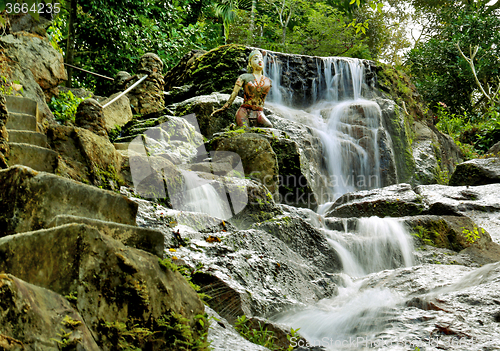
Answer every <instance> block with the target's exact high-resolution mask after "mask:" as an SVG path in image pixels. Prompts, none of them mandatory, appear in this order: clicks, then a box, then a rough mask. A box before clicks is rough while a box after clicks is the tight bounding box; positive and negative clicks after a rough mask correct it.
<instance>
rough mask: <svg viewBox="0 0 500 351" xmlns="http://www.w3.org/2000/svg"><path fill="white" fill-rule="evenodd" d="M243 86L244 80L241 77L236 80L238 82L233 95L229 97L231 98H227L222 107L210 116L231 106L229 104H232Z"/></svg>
mask: <svg viewBox="0 0 500 351" xmlns="http://www.w3.org/2000/svg"><path fill="white" fill-rule="evenodd" d="M242 86H243V80H242V79H241V78H238V79H237V80H236V84H235V85H234V88H233V92H232V93H231V96H230V97H229V100H227V102H226V103H225V104H224V105H223V106H222V108H220V109H218V110H216V111H214V112H212V114H211V115H210V117H211V116H213V115H215V114H216V113H219V112H222V111H225V110H227V109H228V108H229V106H231V105H232V103H233V101H234V99H236V97H237V96H238V93H239V92H240V89H241V87H242Z"/></svg>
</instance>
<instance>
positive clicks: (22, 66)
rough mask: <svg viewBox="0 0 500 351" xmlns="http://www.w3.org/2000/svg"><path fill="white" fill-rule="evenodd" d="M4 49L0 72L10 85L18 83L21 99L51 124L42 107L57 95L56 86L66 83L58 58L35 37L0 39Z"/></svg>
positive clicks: (24, 35) (50, 117)
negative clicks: (34, 105) (27, 100)
mask: <svg viewBox="0 0 500 351" xmlns="http://www.w3.org/2000/svg"><path fill="white" fill-rule="evenodd" d="M0 45H1V46H2V47H3V48H4V49H3V51H2V53H1V54H0V57H2V56H3V58H4V59H3V60H1V61H2V66H3V67H2V72H4V73H3V74H4V75H5V76H6V77H7V79H9V80H10V81H15V80H17V81H19V84H21V85H22V87H23V91H22V92H21V95H22V96H24V97H27V98H30V99H32V100H35V101H36V102H37V103H38V106H39V109H40V112H41V114H42V119H43V118H45V119H47V120H48V121H49V122H54V116H53V115H52V112H51V111H50V109H49V107H48V106H47V104H46V101H48V100H49V99H50V98H51V97H52V96H53V95H55V94H56V93H57V86H58V85H59V84H60V83H61V82H62V81H64V80H66V79H67V76H66V70H65V68H64V65H63V62H64V60H63V57H62V54H61V53H59V52H58V51H57V50H55V49H54V48H53V47H52V46H51V45H50V43H49V42H48V41H47V40H44V39H41V38H40V37H39V36H37V35H32V34H28V33H25V32H19V33H15V34H9V35H6V36H3V37H0Z"/></svg>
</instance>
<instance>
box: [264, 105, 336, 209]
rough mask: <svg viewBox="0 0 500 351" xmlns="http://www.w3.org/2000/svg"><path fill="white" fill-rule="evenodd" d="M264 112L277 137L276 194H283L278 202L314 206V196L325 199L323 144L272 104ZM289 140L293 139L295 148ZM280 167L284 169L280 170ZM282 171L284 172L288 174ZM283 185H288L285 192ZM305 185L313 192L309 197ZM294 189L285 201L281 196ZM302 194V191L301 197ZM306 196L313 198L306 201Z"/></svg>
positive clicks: (309, 131)
mask: <svg viewBox="0 0 500 351" xmlns="http://www.w3.org/2000/svg"><path fill="white" fill-rule="evenodd" d="M265 112H266V115H267V116H268V117H269V120H270V121H271V123H272V124H273V126H274V129H273V130H272V133H274V134H275V138H278V140H276V142H277V143H278V145H276V149H277V151H276V155H277V157H278V163H279V165H280V166H279V167H280V170H279V173H280V176H281V178H280V194H284V195H282V196H283V198H282V200H284V201H282V203H284V204H285V205H287V204H289V205H293V206H301V207H308V208H312V209H314V208H315V206H316V205H315V204H314V200H317V201H318V202H319V203H322V202H326V201H328V198H327V197H326V195H327V189H326V185H327V184H326V181H325V179H326V177H325V176H324V174H323V168H324V160H323V144H322V142H321V139H320V138H319V136H318V135H317V133H316V132H315V131H314V130H313V129H312V128H310V127H308V126H306V125H303V124H300V123H297V122H294V121H292V120H290V119H286V118H284V117H282V116H281V115H282V114H283V112H279V111H278V110H275V109H272V108H271V110H270V111H269V113H268V112H267V111H265ZM265 130H268V129H265ZM276 130H277V131H279V133H278V132H277V131H276ZM283 139H284V140H283ZM290 141H293V142H295V143H296V145H297V146H298V150H297V149H296V148H295V146H294V145H293V144H292V143H290ZM281 143H283V147H282V148H280V147H279V146H280V145H279V144H281ZM273 147H274V145H273ZM281 150H282V151H283V152H282V151H281ZM289 151H291V154H287V152H289ZM297 153H298V156H297ZM297 161H298V162H297ZM281 165H283V166H284V167H282V166H281ZM287 168H289V170H288V171H286V170H287ZM299 168H300V173H299ZM282 169H283V170H284V171H283V172H282ZM286 175H288V178H287V177H286ZM290 176H291V177H290ZM306 183H307V185H306ZM286 187H288V188H290V189H289V190H287V191H286V192H285V191H284V190H286ZM283 188H284V189H283ZM308 188H310V189H311V191H312V192H313V193H314V199H311V198H310V196H309V194H310V192H309V190H308ZM297 189H298V196H293V197H292V199H293V200H292V201H290V203H288V202H287V201H286V199H285V197H284V196H286V194H289V193H290V190H291V193H292V194H294V195H295V194H297ZM302 194H306V195H304V197H302ZM289 197H290V195H289ZM304 198H305V199H306V200H305V202H306V204H305V203H304V202H302V200H301V199H304ZM309 199H311V200H313V201H309Z"/></svg>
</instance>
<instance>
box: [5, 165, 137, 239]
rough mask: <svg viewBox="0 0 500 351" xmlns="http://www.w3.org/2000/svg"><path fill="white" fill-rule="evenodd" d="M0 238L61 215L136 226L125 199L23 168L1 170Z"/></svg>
mask: <svg viewBox="0 0 500 351" xmlns="http://www.w3.org/2000/svg"><path fill="white" fill-rule="evenodd" d="M0 184H1V187H0V199H1V201H0V228H2V231H1V232H0V236H5V235H10V234H15V233H21V232H27V231H30V230H36V229H41V228H45V227H46V226H47V225H48V224H49V222H50V221H52V219H53V218H54V217H55V216H57V215H60V214H67V215H75V216H80V217H88V218H94V219H100V220H104V221H109V222H116V223H123V224H130V225H135V216H136V214H137V204H135V203H134V202H133V201H131V200H129V199H127V198H126V197H124V196H122V195H119V194H116V193H113V192H110V191H107V190H102V189H99V188H96V187H94V186H90V185H86V184H82V183H79V182H76V181H73V180H70V179H65V178H62V177H58V176H56V175H54V174H50V173H43V172H36V171H34V170H32V169H31V168H28V167H24V166H13V167H10V168H8V169H5V170H1V171H0Z"/></svg>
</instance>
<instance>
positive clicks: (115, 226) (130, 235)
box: [48, 215, 165, 258]
mask: <svg viewBox="0 0 500 351" xmlns="http://www.w3.org/2000/svg"><path fill="white" fill-rule="evenodd" d="M69 223H81V224H87V225H89V226H92V227H94V228H97V229H98V230H99V231H100V232H101V233H102V234H106V235H108V236H110V237H112V238H113V239H116V240H118V241H120V242H121V243H123V244H124V245H127V246H130V247H135V248H136V249H140V250H144V251H146V252H149V253H152V254H153V255H156V256H158V257H160V258H163V255H164V251H165V237H164V236H163V234H162V232H160V231H158V230H153V229H148V228H141V227H137V226H132V225H127V224H119V223H113V222H106V221H101V220H98V219H90V218H85V217H77V216H69V215H59V216H56V218H54V220H53V221H52V222H50V223H49V225H48V227H49V228H53V227H59V226H61V225H64V224H69Z"/></svg>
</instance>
